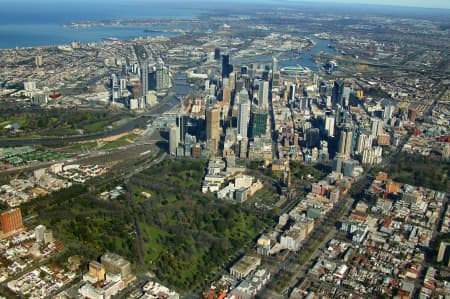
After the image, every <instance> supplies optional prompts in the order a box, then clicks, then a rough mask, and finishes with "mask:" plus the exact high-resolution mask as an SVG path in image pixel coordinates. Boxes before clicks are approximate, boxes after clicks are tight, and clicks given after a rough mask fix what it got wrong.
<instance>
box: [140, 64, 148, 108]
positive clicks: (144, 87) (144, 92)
mask: <svg viewBox="0 0 450 299" xmlns="http://www.w3.org/2000/svg"><path fill="white" fill-rule="evenodd" d="M141 85H142V94H141V95H142V96H144V97H146V96H147V92H148V62H147V61H144V62H143V63H142V65H141ZM144 105H145V103H144Z"/></svg>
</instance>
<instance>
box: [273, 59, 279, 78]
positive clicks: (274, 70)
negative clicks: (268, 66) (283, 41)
mask: <svg viewBox="0 0 450 299" xmlns="http://www.w3.org/2000/svg"><path fill="white" fill-rule="evenodd" d="M278 68H279V63H278V59H277V58H276V57H273V58H272V74H273V73H276V72H278Z"/></svg>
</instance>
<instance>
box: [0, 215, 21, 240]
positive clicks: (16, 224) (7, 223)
mask: <svg viewBox="0 0 450 299" xmlns="http://www.w3.org/2000/svg"><path fill="white" fill-rule="evenodd" d="M0 222H1V225H2V233H3V234H4V235H6V234H11V233H13V232H15V231H19V230H21V229H22V228H23V222H22V213H21V211H20V209H13V210H9V211H6V212H3V213H2V214H0Z"/></svg>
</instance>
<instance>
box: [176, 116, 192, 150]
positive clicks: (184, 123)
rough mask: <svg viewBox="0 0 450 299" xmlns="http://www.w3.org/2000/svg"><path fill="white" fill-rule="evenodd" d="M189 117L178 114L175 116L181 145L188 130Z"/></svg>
mask: <svg viewBox="0 0 450 299" xmlns="http://www.w3.org/2000/svg"><path fill="white" fill-rule="evenodd" d="M188 122H189V115H187V114H179V115H177V126H178V130H179V134H180V137H179V141H180V142H181V143H184V142H185V138H186V133H187V129H188Z"/></svg>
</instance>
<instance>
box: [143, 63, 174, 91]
mask: <svg viewBox="0 0 450 299" xmlns="http://www.w3.org/2000/svg"><path fill="white" fill-rule="evenodd" d="M148 79H149V82H148V87H149V88H150V89H151V90H157V91H159V90H163V89H167V88H169V87H170V86H171V82H170V74H169V68H168V67H167V66H165V65H164V63H162V62H160V63H158V64H156V66H155V67H153V68H152V69H151V70H150V73H149V78H148Z"/></svg>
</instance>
